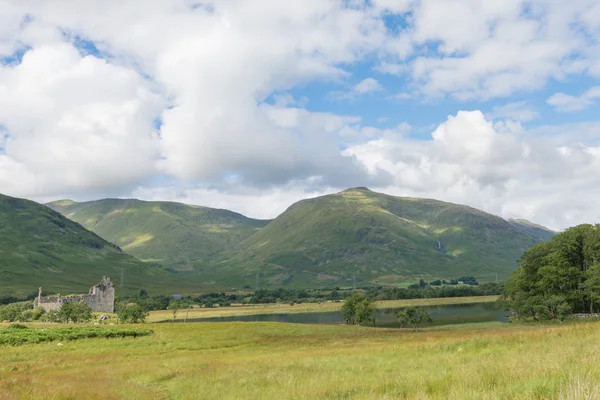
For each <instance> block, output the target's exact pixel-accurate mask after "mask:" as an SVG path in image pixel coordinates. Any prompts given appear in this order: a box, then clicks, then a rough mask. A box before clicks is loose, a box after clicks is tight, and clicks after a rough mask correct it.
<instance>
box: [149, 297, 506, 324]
mask: <svg viewBox="0 0 600 400" xmlns="http://www.w3.org/2000/svg"><path fill="white" fill-rule="evenodd" d="M497 299H498V296H475V297H446V298H432V299H408V300H383V301H378V302H377V303H376V304H377V307H378V308H393V307H410V306H435V305H448V304H474V303H490V302H494V301H496V300H497ZM342 304H343V302H341V301H340V302H326V303H301V304H294V305H290V304H285V303H275V304H249V305H239V304H238V305H233V306H231V307H217V308H191V309H189V310H187V309H182V310H180V311H179V312H178V313H177V315H176V316H175V320H177V321H183V320H185V318H186V315H187V318H189V319H196V318H212V317H227V316H238V315H254V314H279V313H311V312H325V311H339V310H340V309H341V308H342ZM172 320H173V313H172V311H170V310H158V311H151V312H150V314H149V315H148V319H147V321H148V322H161V321H172Z"/></svg>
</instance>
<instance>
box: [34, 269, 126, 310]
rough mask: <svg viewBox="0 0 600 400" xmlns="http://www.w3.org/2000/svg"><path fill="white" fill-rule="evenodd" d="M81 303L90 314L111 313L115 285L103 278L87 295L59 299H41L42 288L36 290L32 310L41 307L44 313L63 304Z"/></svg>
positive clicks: (51, 297)
mask: <svg viewBox="0 0 600 400" xmlns="http://www.w3.org/2000/svg"><path fill="white" fill-rule="evenodd" d="M81 301H83V302H84V303H86V304H87V305H88V306H89V307H90V309H91V310H92V312H105V313H112V312H114V311H115V285H114V284H113V283H112V281H111V280H110V278H108V277H106V276H105V277H103V278H102V280H101V281H100V282H99V283H97V284H96V285H94V286H92V287H91V288H90V292H89V293H88V294H82V295H72V296H65V297H61V296H60V294H59V295H57V296H47V297H42V288H39V290H38V297H36V299H35V301H34V304H33V308H38V307H42V308H43V309H44V310H45V311H46V312H48V311H50V310H58V309H59V308H61V307H62V306H63V305H64V304H67V303H78V302H81Z"/></svg>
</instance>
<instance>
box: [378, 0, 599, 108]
mask: <svg viewBox="0 0 600 400" xmlns="http://www.w3.org/2000/svg"><path fill="white" fill-rule="evenodd" d="M416 4H418V5H415V6H414V9H413V13H414V17H413V18H412V19H411V26H410V28H409V29H404V30H402V31H401V32H400V33H399V34H398V36H397V37H396V38H395V40H396V41H403V42H405V43H406V42H408V43H406V44H405V45H404V46H400V47H399V49H398V50H396V49H394V48H390V47H389V46H388V48H387V50H388V51H387V56H388V57H384V58H383V61H382V64H381V67H380V71H381V72H387V73H391V74H398V75H401V74H408V75H410V76H411V78H412V80H413V82H414V87H413V89H414V92H415V93H417V94H420V95H423V96H427V97H443V96H445V95H451V96H453V97H455V98H457V99H460V100H473V99H490V98H496V97H506V96H509V95H511V94H513V93H515V92H523V91H531V90H534V89H539V88H541V87H543V85H544V84H545V83H546V82H548V80H550V79H564V77H566V76H569V75H570V74H574V73H581V72H584V71H588V72H589V73H593V72H592V69H593V68H595V67H594V65H596V62H597V56H595V55H594V54H593V50H591V48H595V46H596V43H595V39H594V37H596V35H597V34H598V25H599V23H600V18H599V17H598V13H597V12H593V10H597V2H596V1H595V0H581V1H577V2H563V1H560V0H556V1H544V2H531V1H525V0H491V1H485V2H481V1H477V0H463V1H452V2H449V1H445V0H428V1H424V2H420V3H416ZM432 48H434V49H436V50H437V51H435V52H432V51H431V49H432ZM575 54H579V57H573V56H574V55H575Z"/></svg>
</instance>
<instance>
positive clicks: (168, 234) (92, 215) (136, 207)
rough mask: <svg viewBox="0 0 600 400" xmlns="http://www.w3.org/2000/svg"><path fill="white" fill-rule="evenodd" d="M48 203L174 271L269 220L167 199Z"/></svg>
mask: <svg viewBox="0 0 600 400" xmlns="http://www.w3.org/2000/svg"><path fill="white" fill-rule="evenodd" d="M47 205H48V206H49V207H50V208H52V209H54V210H56V211H58V212H60V213H61V214H63V215H65V216H66V217H68V218H70V219H72V220H73V221H76V222H78V223H80V224H81V225H83V226H84V227H85V228H87V229H89V230H91V231H93V232H95V233H97V234H98V235H100V236H102V237H103V238H104V239H106V240H108V241H110V242H113V243H116V244H117V245H119V246H120V247H121V248H122V249H123V250H124V251H126V252H128V253H130V254H132V255H134V256H135V257H137V258H139V259H140V260H142V261H150V262H156V263H159V264H161V265H162V266H163V267H164V268H167V269H172V270H175V271H194V270H195V269H202V268H205V267H207V266H209V265H212V264H213V263H214V261H215V259H217V258H218V257H219V256H220V253H221V252H223V251H224V250H226V249H229V248H232V247H234V246H235V245H237V244H238V243H240V242H241V241H243V240H244V239H246V238H248V237H250V236H251V235H252V234H254V233H255V232H256V231H257V230H258V229H260V228H262V227H263V226H265V225H266V224H267V223H268V222H269V221H261V220H256V219H251V218H247V217H245V216H243V215H241V214H238V213H235V212H232V211H228V210H219V209H214V208H208V207H200V206H192V205H186V204H181V203H172V202H162V201H157V202H153V201H141V200H122V199H104V200H98V201H90V202H84V203H77V202H74V201H71V200H60V201H55V202H52V203H48V204H47Z"/></svg>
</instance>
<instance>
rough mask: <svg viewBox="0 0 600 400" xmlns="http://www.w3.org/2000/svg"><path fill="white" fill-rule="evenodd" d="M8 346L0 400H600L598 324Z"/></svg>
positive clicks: (311, 328) (2, 355) (307, 328)
mask: <svg viewBox="0 0 600 400" xmlns="http://www.w3.org/2000/svg"><path fill="white" fill-rule="evenodd" d="M151 327H152V328H153V329H155V334H154V335H153V336H150V337H144V338H137V339H111V340H106V339H99V340H98V339H90V340H81V341H75V342H65V343H63V346H58V345H57V344H56V343H49V344H38V345H27V346H23V347H4V348H1V349H0V399H2V400H4V399H7V400H8V399H10V400H12V399H144V400H147V399H236V400H237V399H277V400H287V399H596V398H598V394H599V393H600V347H599V346H598V337H600V324H595V323H579V324H574V325H565V326H558V325H556V326H523V325H516V326H515V325H511V324H504V325H502V324H496V323H492V324H479V325H477V324H475V325H470V326H465V327H462V329H455V328H452V327H445V328H438V329H432V330H428V331H424V332H417V333H413V332H408V331H403V330H394V329H377V328H363V327H355V326H325V325H321V326H317V325H297V324H277V323H189V324H158V325H152V326H151Z"/></svg>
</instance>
